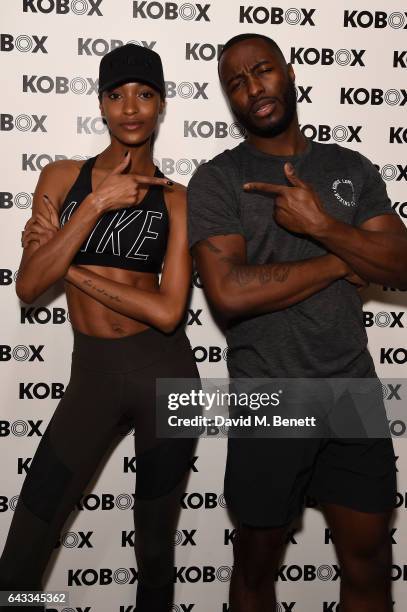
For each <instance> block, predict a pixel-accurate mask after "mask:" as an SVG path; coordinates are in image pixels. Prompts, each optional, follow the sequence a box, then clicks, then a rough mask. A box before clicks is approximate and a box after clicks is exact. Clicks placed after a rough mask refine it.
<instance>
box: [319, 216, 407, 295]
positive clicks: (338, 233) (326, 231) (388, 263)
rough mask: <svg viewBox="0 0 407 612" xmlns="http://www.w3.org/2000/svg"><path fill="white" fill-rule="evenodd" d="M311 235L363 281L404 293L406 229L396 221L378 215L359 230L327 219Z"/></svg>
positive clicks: (406, 253) (406, 284)
mask: <svg viewBox="0 0 407 612" xmlns="http://www.w3.org/2000/svg"><path fill="white" fill-rule="evenodd" d="M312 235H313V237H314V238H315V239H316V240H319V242H321V243H322V244H323V245H324V246H325V247H326V248H327V249H328V250H329V251H331V252H332V253H335V255H338V256H339V257H341V259H343V260H345V261H346V263H348V264H349V265H350V267H351V268H352V269H353V270H354V271H355V272H356V274H358V275H359V276H361V277H362V278H363V279H364V280H366V281H369V282H372V283H378V284H381V285H388V286H390V287H395V288H396V289H407V229H406V227H405V226H404V224H403V222H402V221H401V219H400V218H399V217H396V216H393V215H378V216H377V217H372V218H370V219H368V220H367V221H365V222H364V223H362V224H361V225H360V226H359V227H354V226H352V225H348V224H347V223H342V222H341V221H337V220H336V219H333V218H332V217H330V218H329V219H328V220H327V222H326V223H325V224H323V225H321V228H320V229H319V230H316V231H315V232H314V233H313V234H312Z"/></svg>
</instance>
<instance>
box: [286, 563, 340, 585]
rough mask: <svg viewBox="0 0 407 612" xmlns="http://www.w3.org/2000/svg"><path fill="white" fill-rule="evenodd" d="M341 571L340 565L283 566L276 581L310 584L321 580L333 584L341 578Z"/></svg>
mask: <svg viewBox="0 0 407 612" xmlns="http://www.w3.org/2000/svg"><path fill="white" fill-rule="evenodd" d="M340 575H341V571H340V568H339V566H338V565H318V566H316V565H303V566H301V565H282V566H281V567H280V569H279V570H278V572H277V574H276V580H281V581H282V582H287V581H290V582H298V581H299V580H301V581H304V582H310V581H314V580H321V581H323V582H327V581H330V580H332V581H333V582H334V581H336V580H338V579H339V578H340Z"/></svg>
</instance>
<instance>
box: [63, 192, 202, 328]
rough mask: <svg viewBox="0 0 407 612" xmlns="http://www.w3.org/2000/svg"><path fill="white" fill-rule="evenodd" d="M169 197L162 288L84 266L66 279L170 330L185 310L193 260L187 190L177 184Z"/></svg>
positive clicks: (103, 300)
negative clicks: (140, 285) (150, 288)
mask: <svg viewBox="0 0 407 612" xmlns="http://www.w3.org/2000/svg"><path fill="white" fill-rule="evenodd" d="M165 197H166V201H167V204H168V210H169V217H170V231H169V237H168V242H167V250H166V255H165V260H164V266H163V270H162V274H161V282H160V288H159V290H158V291H148V290H145V289H138V288H136V287H132V286H131V285H126V284H124V283H120V282H117V281H113V280H110V279H108V278H105V277H104V276H101V275H100V274H96V273H94V272H92V271H89V270H87V269H85V268H82V267H81V266H71V267H70V268H69V270H68V273H67V275H66V277H65V280H67V281H68V282H71V283H72V284H74V285H75V286H76V287H78V288H79V289H81V290H82V291H84V292H85V293H87V294H88V295H90V296H91V297H93V298H95V299H96V300H98V301H99V302H101V303H102V304H104V305H105V306H107V307H109V308H111V309H112V310H115V311H116V312H120V313H121V314H124V315H126V316H128V317H133V318H135V319H137V320H140V321H144V322H146V323H148V324H150V325H154V326H155V327H158V328H159V329H161V330H162V331H164V332H170V331H172V330H173V329H174V328H175V327H176V326H177V325H178V323H179V322H180V320H181V318H182V316H183V314H184V311H185V306H186V301H187V297H188V293H189V290H190V283H191V272H192V260H191V256H190V254H189V252H188V242H187V228H186V199H185V190H184V189H183V188H181V187H177V188H176V189H174V191H173V193H171V194H170V193H167V194H166V196H165Z"/></svg>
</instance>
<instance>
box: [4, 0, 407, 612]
mask: <svg viewBox="0 0 407 612" xmlns="http://www.w3.org/2000/svg"><path fill="white" fill-rule="evenodd" d="M350 6H352V8H349V7H350ZM1 12H2V15H1V26H0V27H1V45H0V61H1V73H0V74H1V78H2V87H1V93H2V96H1V108H0V131H1V142H2V168H3V172H2V175H1V185H0V215H1V221H2V222H1V243H0V249H1V262H0V269H1V270H0V291H1V297H2V305H3V307H2V327H1V346H0V361H1V364H0V377H1V378H0V383H1V390H2V399H3V401H2V406H1V415H0V419H1V423H0V461H1V465H2V466H3V469H2V477H1V487H0V539H1V542H4V539H5V537H6V533H7V530H8V526H9V524H10V521H11V516H12V512H13V508H14V507H15V504H16V500H17V497H18V494H19V492H20V489H21V485H22V482H23V480H24V477H25V474H26V471H27V470H28V469H29V462H30V458H31V457H32V456H33V453H34V451H35V449H36V447H37V445H38V442H39V439H40V438H39V435H38V433H35V427H34V432H33V427H32V423H38V422H40V423H39V425H38V429H39V432H40V434H42V433H43V432H44V431H45V428H46V425H47V423H48V421H49V419H50V417H51V415H52V413H53V411H54V409H55V407H56V405H57V402H58V397H60V396H61V394H62V393H63V390H64V387H65V386H66V384H67V381H68V376H69V366H70V353H71V347H72V333H71V330H70V325H69V321H68V318H67V311H66V302H65V299H64V296H63V294H61V292H60V291H59V290H57V289H56V288H54V289H52V291H50V292H48V293H47V294H46V295H43V296H42V297H41V298H40V299H39V300H38V301H37V302H36V303H35V304H32V305H30V306H26V305H24V304H22V303H20V302H19V300H18V299H17V297H16V295H15V290H14V280H15V273H16V270H17V268H18V265H19V261H20V256H21V247H20V232H21V229H22V228H23V226H24V224H25V222H26V220H27V219H28V218H29V216H30V214H31V211H30V208H31V198H32V192H33V191H34V188H35V184H36V181H37V179H38V176H39V172H40V169H41V168H42V167H43V166H44V165H45V164H47V163H49V162H50V161H53V160H55V159H59V158H61V157H68V158H77V159H85V158H87V157H90V156H92V155H94V154H96V153H97V152H99V151H101V150H102V149H103V148H104V147H105V146H106V145H107V144H108V142H109V139H108V135H107V133H106V131H105V127H104V125H103V123H102V121H101V119H100V118H99V111H98V103H97V96H96V89H97V87H96V85H97V74H98V65H99V61H100V58H101V56H102V55H103V54H104V53H106V52H107V51H108V50H110V49H111V48H113V46H115V45H118V44H122V43H125V42H128V41H133V42H138V43H139V44H143V45H148V46H149V47H151V48H154V49H155V50H156V51H157V52H158V53H160V55H161V57H162V60H163V64H164V73H165V78H166V81H167V91H168V101H167V109H166V113H165V117H164V123H165V125H164V129H161V130H159V133H158V137H157V140H156V144H155V151H154V156H155V159H156V163H157V164H158V165H159V166H160V167H161V168H162V170H163V171H164V172H165V173H166V175H167V176H169V177H171V178H174V179H175V180H177V181H180V182H182V183H184V184H185V185H186V184H187V183H188V180H189V179H190V177H191V175H192V173H193V171H194V170H195V168H196V167H197V165H199V164H200V163H202V162H203V161H205V160H207V159H210V158H211V157H213V156H214V155H215V154H217V153H219V152H221V151H223V150H224V149H225V148H231V147H234V146H235V145H237V144H238V143H239V142H240V138H241V133H240V131H239V128H238V126H236V124H235V123H234V120H233V118H232V117H231V115H230V112H229V111H228V108H227V105H226V102H225V100H224V98H223V96H222V94H221V91H220V88H219V84H218V80H217V70H216V67H217V62H216V55H217V52H218V49H219V46H220V45H221V44H222V43H224V42H225V41H226V40H227V39H228V38H230V37H231V36H233V35H235V34H238V33H242V32H259V33H264V34H267V35H269V36H272V37H274V38H275V39H276V41H277V42H278V43H279V44H280V46H281V47H282V49H283V51H284V53H285V55H286V58H287V59H288V60H290V59H291V60H292V61H293V65H294V69H295V72H296V76H297V78H296V83H297V88H298V99H299V116H300V123H301V125H302V128H303V129H304V133H305V134H306V135H307V136H309V137H311V138H315V139H318V140H324V141H328V142H339V143H340V144H343V145H344V146H349V147H351V148H354V149H357V150H359V151H361V152H362V153H364V154H365V155H367V156H368V157H369V158H370V159H371V160H372V161H373V162H374V163H375V164H377V166H378V167H379V168H380V171H381V173H382V176H383V178H384V179H385V180H386V181H387V185H388V191H389V194H390V197H391V199H392V201H393V202H394V206H395V208H396V210H397V212H398V213H399V214H400V216H401V217H402V219H403V220H404V221H405V219H406V217H407V202H406V184H407V183H406V181H407V166H406V163H407V161H406V156H405V144H406V143H407V121H406V105H407V104H406V103H407V92H406V89H404V88H405V87H406V78H405V77H406V67H407V51H406V49H407V46H406V32H405V30H406V28H407V5H405V4H402V3H401V1H400V0H387V2H386V3H384V2H380V3H379V2H378V1H377V0H373V1H370V2H369V3H363V2H362V1H359V2H358V3H352V5H350V4H349V3H345V2H340V1H338V2H334V3H327V2H324V1H323V0H303V1H302V2H301V3H297V4H291V3H290V4H287V3H284V2H279V3H278V4H277V5H274V4H270V3H269V2H264V3H263V2H261V1H260V0H253V1H252V2H251V3H250V4H249V3H243V2H242V3H240V2H238V1H234V0H212V1H210V2H206V1H205V0H203V1H202V2H201V3H198V2H195V0H193V1H191V2H155V1H153V2H151V1H150V0H141V1H130V0H18V1H17V0H15V1H14V2H8V3H3V6H2V8H1ZM403 145H404V146H403ZM403 153H404V154H403ZM406 301H407V295H406V294H405V293H403V292H402V291H396V290H391V289H390V288H383V287H374V288H370V289H369V290H368V291H367V292H366V303H365V306H364V308H365V311H366V312H368V313H371V314H367V315H366V323H367V325H368V334H369V346H370V350H371V352H372V355H373V358H374V360H375V363H376V366H377V371H378V373H379V375H380V376H386V377H394V378H396V377H402V376H403V375H404V370H405V363H406V362H407V340H406V332H405V329H404V323H405V313H404V311H405V306H406ZM190 308H191V312H190V313H189V315H188V320H187V333H188V336H189V338H190V340H191V344H192V346H193V347H194V351H195V356H196V359H197V362H198V367H199V371H200V374H201V376H205V377H206V376H207V377H212V378H213V377H225V376H226V375H227V370H226V361H225V357H226V351H225V350H224V349H225V346H226V345H225V340H224V337H223V335H222V334H221V333H220V331H219V330H218V328H217V327H216V326H215V325H214V323H213V321H212V319H211V317H210V314H209V311H208V308H207V305H206V302H205V298H204V295H203V291H202V289H201V287H200V282H199V278H198V277H197V276H196V275H195V276H194V289H193V295H192V302H191V305H190ZM400 313H402V314H400ZM396 321H398V323H396ZM339 331H340V330H339ZM403 391H404V393H405V386H404V387H403V386H402V387H400V388H399V390H398V394H397V395H398V396H399V397H400V398H401V399H403ZM390 396H391V393H390ZM392 399H393V400H397V399H398V398H397V397H394V396H393V398H392ZM96 426H97V424H96V423H95V427H96ZM404 428H405V425H404V421H403V419H402V422H401V424H400V423H399V424H397V428H396V427H395V433H402V432H403V431H404ZM30 434H31V435H30ZM394 441H395V447H396V454H397V455H398V456H399V459H398V469H399V473H398V479H399V480H398V490H399V495H398V497H397V501H396V503H397V506H399V507H398V510H397V515H396V520H395V524H394V528H393V531H392V534H391V537H392V539H393V549H394V568H393V579H394V600H395V610H397V611H398V612H401V610H402V609H403V606H402V601H403V600H405V598H406V596H407V586H406V580H407V564H406V560H405V548H404V547H403V545H402V544H403V542H405V541H406V531H407V520H406V507H407V493H406V491H407V478H406V471H405V469H404V468H405V467H406V466H407V448H406V445H405V439H404V438H402V437H401V436H399V439H397V436H396V437H395V440H394ZM225 446H226V440H225V439H221V438H217V439H216V438H215V439H202V440H200V442H199V445H198V449H197V458H196V460H195V463H194V470H193V472H192V475H191V478H190V481H189V484H188V489H187V494H186V497H185V499H184V502H183V512H182V515H181V520H180V524H179V531H178V533H177V539H176V544H177V547H176V565H177V574H176V599H175V602H176V605H175V606H174V610H176V611H181V610H184V611H187V610H193V612H204V611H205V612H207V611H208V610H210V611H211V612H227V610H228V606H227V603H226V602H227V599H228V597H227V593H228V588H229V580H230V573H231V566H232V547H231V540H230V530H231V529H232V524H231V522H230V520H229V518H228V515H227V511H226V509H225V504H224V500H223V496H222V488H223V470H224V463H225ZM132 448H133V446H132V439H131V436H130V435H129V436H126V437H125V438H124V439H123V440H122V442H121V443H120V445H119V446H118V447H117V448H116V449H115V450H114V452H113V453H112V454H111V455H110V457H108V458H106V461H105V462H104V464H103V465H102V466H101V468H100V470H99V472H98V474H97V475H96V476H95V479H94V480H93V482H92V484H91V486H90V487H89V488H88V489H87V490H86V491H85V492H84V496H83V498H82V499H81V505H80V509H76V510H75V511H74V512H72V514H71V516H70V519H69V520H68V522H67V524H66V525H65V527H64V530H63V532H62V534H61V545H60V546H59V547H57V548H56V549H55V554H54V556H53V559H52V561H51V563H50V566H49V571H48V574H47V577H48V580H47V582H46V587H47V589H48V590H68V589H69V592H70V607H69V608H65V612H68V610H69V612H71V610H75V611H77V612H79V611H85V610H86V611H92V612H96V611H97V612H111V611H114V612H116V611H117V612H119V611H122V612H132V611H133V610H134V608H133V605H134V600H135V597H134V594H135V590H136V579H135V570H136V565H135V559H134V554H133V549H132V546H131V537H132V534H131V530H132V527H133V526H132V512H131V510H130V509H131V507H132V493H133V491H134V481H135V477H136V474H135V469H136V465H135V462H134V461H133V451H132ZM72 452H75V448H74V444H73V448H72ZM2 546H3V544H2V545H1V548H0V550H1V549H2ZM59 552H61V554H59ZM283 564H284V565H283V568H282V570H281V573H280V578H279V581H278V598H279V601H280V604H279V606H280V607H279V609H280V610H281V611H283V610H294V612H319V611H321V612H322V611H324V610H325V611H330V610H336V605H337V601H338V592H339V581H338V577H337V561H336V559H335V554H334V550H333V547H332V544H331V542H330V539H329V533H328V532H327V531H326V525H325V523H324V521H323V519H322V517H321V514H320V512H319V511H318V509H315V508H307V510H306V511H305V513H304V518H303V521H302V525H299V526H298V530H297V531H296V532H295V534H294V535H293V538H292V541H291V543H290V545H289V547H288V549H287V553H286V556H285V559H284V561H283Z"/></svg>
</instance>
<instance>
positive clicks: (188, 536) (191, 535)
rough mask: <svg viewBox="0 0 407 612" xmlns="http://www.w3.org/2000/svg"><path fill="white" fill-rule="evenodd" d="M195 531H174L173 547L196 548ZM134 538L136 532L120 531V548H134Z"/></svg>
mask: <svg viewBox="0 0 407 612" xmlns="http://www.w3.org/2000/svg"><path fill="white" fill-rule="evenodd" d="M196 531H197V530H196V529H191V530H188V529H182V530H178V529H177V530H176V532H175V536H174V544H175V546H196V540H195V536H196ZM135 537H136V532H135V530H134V529H133V530H132V531H122V533H121V547H122V548H127V547H128V548H134V545H135Z"/></svg>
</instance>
